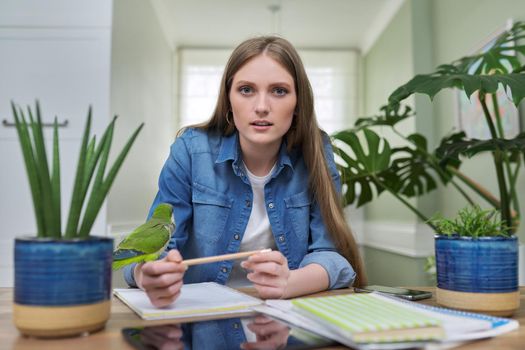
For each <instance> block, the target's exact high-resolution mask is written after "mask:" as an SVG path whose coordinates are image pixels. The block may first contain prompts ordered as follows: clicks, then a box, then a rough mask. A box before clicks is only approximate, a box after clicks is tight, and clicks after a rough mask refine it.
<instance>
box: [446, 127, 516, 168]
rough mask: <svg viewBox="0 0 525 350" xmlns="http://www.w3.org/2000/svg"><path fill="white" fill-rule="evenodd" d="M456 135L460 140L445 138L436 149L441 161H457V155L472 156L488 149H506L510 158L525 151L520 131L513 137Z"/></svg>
mask: <svg viewBox="0 0 525 350" xmlns="http://www.w3.org/2000/svg"><path fill="white" fill-rule="evenodd" d="M456 136H463V138H462V139H461V140H458V139H455V140H453V141H449V142H447V141H446V140H445V141H444V142H443V143H442V144H441V146H440V147H439V148H438V149H437V150H436V154H438V156H439V158H440V159H441V160H442V162H447V161H449V160H453V161H459V155H465V156H467V157H472V156H474V155H476V154H478V153H481V152H488V151H496V150H500V151H506V152H509V153H510V154H511V158H514V159H515V158H516V156H518V155H519V154H520V153H525V132H522V133H521V134H519V135H518V136H516V137H515V138H513V139H500V138H496V139H490V140H477V139H468V138H466V137H465V134H464V133H463V135H460V134H456Z"/></svg>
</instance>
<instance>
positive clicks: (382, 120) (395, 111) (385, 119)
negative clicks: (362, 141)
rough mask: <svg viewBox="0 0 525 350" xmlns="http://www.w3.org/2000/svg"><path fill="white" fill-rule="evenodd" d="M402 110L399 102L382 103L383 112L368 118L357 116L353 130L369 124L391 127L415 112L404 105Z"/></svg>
mask: <svg viewBox="0 0 525 350" xmlns="http://www.w3.org/2000/svg"><path fill="white" fill-rule="evenodd" d="M404 107H405V108H404V110H403V112H401V105H400V104H393V105H384V106H382V107H381V108H380V110H381V111H382V112H383V114H382V115H377V116H373V117H369V118H359V119H357V121H356V122H355V128H354V130H359V129H362V128H368V127H371V126H390V127H393V126H395V125H396V124H397V123H399V122H401V121H403V120H405V119H407V118H409V117H413V116H414V115H415V114H414V113H413V112H412V108H410V107H409V106H404Z"/></svg>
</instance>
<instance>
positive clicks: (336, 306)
mask: <svg viewBox="0 0 525 350" xmlns="http://www.w3.org/2000/svg"><path fill="white" fill-rule="evenodd" d="M292 305H293V307H294V309H295V310H296V311H297V312H298V313H301V314H302V315H303V316H307V317H311V318H313V319H315V320H317V321H318V322H319V323H320V324H322V325H324V326H325V327H327V328H329V329H330V330H331V331H333V332H335V333H339V335H340V336H343V337H348V338H350V339H351V340H352V341H353V342H355V343H357V344H360V343H380V342H385V343H386V342H410V341H420V340H426V341H429V340H441V339H443V338H444V337H445V333H444V330H443V328H442V326H441V320H440V319H438V318H435V317H433V316H432V315H429V314H426V313H422V312H419V311H418V310H414V309H412V308H409V307H406V305H403V304H398V303H396V302H393V301H391V300H389V299H386V298H383V297H381V296H379V295H375V294H347V295H336V296H329V297H321V298H299V299H295V300H292Z"/></svg>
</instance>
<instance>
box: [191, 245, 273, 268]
mask: <svg viewBox="0 0 525 350" xmlns="http://www.w3.org/2000/svg"><path fill="white" fill-rule="evenodd" d="M271 251H272V250H271V249H269V248H268V249H259V250H250V251H248V252H241V253H233V254H223V255H215V256H208V257H205V258H196V259H187V260H182V263H183V264H186V265H187V266H192V265H200V264H208V263H212V262H217V261H224V260H236V259H242V258H247V257H249V256H250V255H253V254H257V253H267V252H271Z"/></svg>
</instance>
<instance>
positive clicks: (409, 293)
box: [354, 285, 432, 300]
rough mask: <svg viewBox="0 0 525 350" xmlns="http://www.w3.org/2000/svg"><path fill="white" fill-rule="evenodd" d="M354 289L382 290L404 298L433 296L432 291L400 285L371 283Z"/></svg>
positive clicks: (361, 290) (418, 298)
mask: <svg viewBox="0 0 525 350" xmlns="http://www.w3.org/2000/svg"><path fill="white" fill-rule="evenodd" d="M354 291H356V292H380V293H386V294H391V295H394V296H397V297H400V298H403V299H408V300H421V299H427V298H430V297H432V293H431V292H427V291H423V290H415V289H407V288H399V287H387V286H379V285H371V286H365V287H361V288H357V287H356V288H354Z"/></svg>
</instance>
